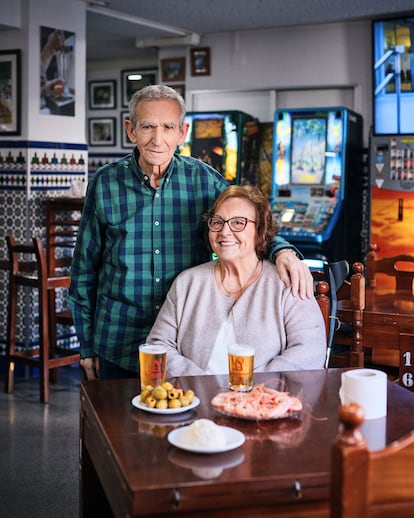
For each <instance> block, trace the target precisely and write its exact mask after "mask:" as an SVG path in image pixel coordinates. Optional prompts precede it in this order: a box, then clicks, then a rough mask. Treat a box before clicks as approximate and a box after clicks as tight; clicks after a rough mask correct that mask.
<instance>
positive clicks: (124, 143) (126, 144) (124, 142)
mask: <svg viewBox="0 0 414 518" xmlns="http://www.w3.org/2000/svg"><path fill="white" fill-rule="evenodd" d="M125 119H129V112H121V147H123V148H125V149H133V148H134V147H135V144H133V143H132V142H131V141H130V140H129V138H128V134H127V132H126V130H125Z"/></svg>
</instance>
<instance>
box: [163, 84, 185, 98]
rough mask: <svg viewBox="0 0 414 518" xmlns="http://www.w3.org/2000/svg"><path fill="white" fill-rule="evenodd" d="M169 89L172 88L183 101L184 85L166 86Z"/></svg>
mask: <svg viewBox="0 0 414 518" xmlns="http://www.w3.org/2000/svg"><path fill="white" fill-rule="evenodd" d="M167 86H169V87H170V88H174V90H175V91H176V92H177V93H179V94H180V95H181V97H182V98H183V99H185V85H167Z"/></svg>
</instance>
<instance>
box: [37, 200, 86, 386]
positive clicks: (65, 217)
mask: <svg viewBox="0 0 414 518" xmlns="http://www.w3.org/2000/svg"><path fill="white" fill-rule="evenodd" d="M83 204H84V198H49V199H46V200H45V201H44V208H45V218H46V222H45V228H46V258H47V272H48V276H49V277H54V276H57V275H62V274H67V275H69V272H70V265H71V261H72V255H73V250H74V248H75V244H76V238H77V235H78V227H79V223H80V218H81V213H82V209H83ZM48 297H49V324H50V328H49V336H50V338H49V340H50V343H51V344H52V345H53V346H54V347H56V346H57V341H58V326H65V327H70V326H73V318H72V314H71V312H70V310H69V309H62V310H59V311H56V308H57V300H56V299H57V297H56V290H50V291H49V292H48ZM52 375H53V378H54V381H57V371H56V370H55V371H53V373H52Z"/></svg>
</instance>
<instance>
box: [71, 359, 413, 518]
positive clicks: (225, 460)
mask: <svg viewBox="0 0 414 518" xmlns="http://www.w3.org/2000/svg"><path fill="white" fill-rule="evenodd" d="M342 371H343V370H342V369H329V370H320V371H298V372H291V373H266V374H256V376H255V384H257V383H259V382H263V381H265V382H266V384H267V385H268V386H271V387H274V388H279V389H280V388H283V389H284V390H288V391H289V392H291V393H293V394H298V395H300V396H301V397H302V398H303V402H304V410H303V412H302V414H301V418H299V419H298V418H296V419H294V418H291V419H284V420H279V421H272V422H253V421H243V420H239V419H235V418H231V417H226V416H222V415H221V414H219V413H218V412H216V411H215V410H214V409H212V407H211V405H210V401H211V399H212V397H213V396H214V395H215V394H216V393H218V392H220V391H223V390H226V382H227V377H226V376H200V377H183V378H178V379H176V380H172V381H173V382H174V383H176V384H179V385H180V386H182V387H183V388H184V389H189V388H192V389H193V390H195V392H196V395H198V397H199V398H200V400H201V404H200V406H199V407H198V408H196V409H194V410H191V411H190V412H187V413H183V414H177V415H176V416H158V415H153V414H149V413H147V412H144V411H142V410H139V409H136V408H135V407H134V406H133V405H132V404H131V400H132V398H133V397H134V396H135V395H136V394H137V393H138V380H105V381H104V380H103V381H92V382H83V383H82V385H81V411H80V424H81V427H80V429H81V459H80V465H81V515H82V516H84V517H89V516H90V517H95V516H99V517H100V518H102V517H105V516H112V513H111V511H109V509H110V508H112V510H113V515H114V516H116V517H126V516H128V517H133V516H155V515H162V514H164V515H165V516H174V515H180V516H186V517H187V516H197V517H199V516H204V513H205V515H206V516H209V517H210V516H226V517H236V516H237V517H239V516H242V517H245V516H252V517H255V518H256V517H257V516H275V515H276V514H277V515H285V516H328V515H329V512H328V498H329V480H330V445H331V444H332V443H333V441H334V439H335V437H336V435H337V431H338V418H337V411H338V406H339V396H338V391H339V386H340V375H341V372H342ZM388 409H389V410H388V417H387V418H383V419H376V420H371V421H367V422H366V423H364V425H363V428H362V430H363V432H364V434H365V435H366V438H367V440H368V443H369V444H370V447H371V448H373V449H376V448H382V447H384V446H385V444H388V443H390V442H392V441H393V440H395V439H398V438H400V437H401V436H403V435H405V434H406V433H408V432H409V431H410V430H412V429H413V428H414V417H413V416H414V395H413V394H412V393H411V392H409V391H408V390H405V389H403V388H402V387H400V386H399V385H398V384H396V383H391V382H389V385H388ZM200 417H206V418H210V419H213V420H214V421H215V422H216V423H218V424H222V425H226V426H232V427H234V428H237V429H239V430H241V431H243V433H244V434H245V436H246V442H245V443H244V444H243V445H242V446H241V447H239V448H237V449H236V450H233V451H229V452H225V453H219V454H214V455H202V454H195V453H190V452H185V451H182V450H179V449H177V448H175V447H174V446H172V445H170V444H169V443H168V441H167V437H166V436H167V433H168V432H169V431H170V430H172V429H173V428H175V427H177V426H181V425H184V424H189V423H190V422H191V421H192V420H194V419H196V418H200ZM312 513H314V514H312Z"/></svg>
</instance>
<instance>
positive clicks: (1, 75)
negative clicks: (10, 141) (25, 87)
mask: <svg viewBox="0 0 414 518" xmlns="http://www.w3.org/2000/svg"><path fill="white" fill-rule="evenodd" d="M20 67H21V51H20V49H13V50H2V51H0V135H20V131H21V130H20V125H21V120H20V104H21V99H20V98H21V68H20Z"/></svg>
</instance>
